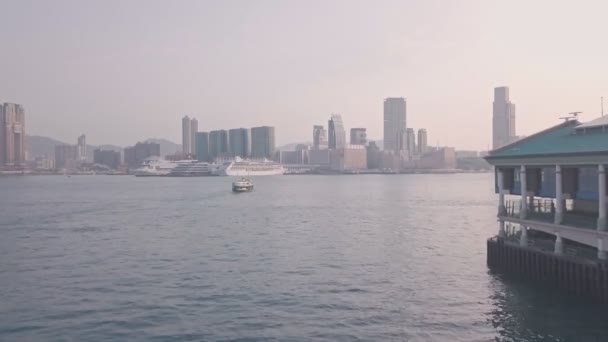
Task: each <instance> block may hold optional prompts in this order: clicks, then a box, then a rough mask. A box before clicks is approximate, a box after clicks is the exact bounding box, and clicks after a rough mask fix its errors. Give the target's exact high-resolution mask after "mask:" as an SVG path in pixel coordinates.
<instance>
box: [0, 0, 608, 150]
mask: <svg viewBox="0 0 608 342" xmlns="http://www.w3.org/2000/svg"><path fill="white" fill-rule="evenodd" d="M167 4H168V3H167V2H165V1H129V2H124V1H104V2H86V3H84V2H80V1H52V2H50V1H49V2H45V1H3V13H5V14H7V13H10V15H5V16H4V18H3V20H2V21H1V22H0V39H2V40H3V41H4V42H5V44H4V48H3V51H4V52H3V58H2V63H0V75H1V76H0V77H1V79H2V81H1V82H0V102H2V101H6V102H15V103H21V104H23V105H24V106H25V108H26V111H27V115H28V116H27V124H28V131H27V133H28V134H32V135H45V136H50V137H53V138H56V139H59V140H63V141H73V140H74V137H76V136H78V135H79V134H81V133H83V132H85V133H86V134H87V137H88V141H89V142H90V143H93V144H104V143H112V144H119V145H122V146H127V145H130V144H133V143H134V142H135V141H137V140H141V139H145V138H149V137H158V138H167V139H170V140H172V141H174V142H180V140H181V137H180V133H181V128H180V118H181V117H182V116H184V115H190V116H194V117H197V118H198V120H199V128H200V129H201V130H205V131H209V130H213V129H220V128H225V127H251V126H256V125H271V126H275V127H276V129H277V134H276V140H277V144H278V145H281V144H285V143H291V142H303V141H310V140H311V128H312V125H314V124H317V123H326V122H327V119H328V118H329V115H330V114H331V113H340V114H341V115H342V117H343V119H344V124H345V126H346V128H347V129H348V128H351V127H366V128H367V129H368V136H369V137H370V139H382V133H383V127H382V124H383V121H382V105H383V99H384V98H387V97H405V98H407V102H408V103H407V104H408V108H407V111H408V126H411V127H425V128H427V129H428V130H429V132H430V134H429V143H432V144H437V143H439V144H440V145H449V146H455V147H457V148H460V149H475V150H485V149H487V148H488V147H489V146H491V143H492V141H491V132H492V130H491V125H492V124H491V122H492V100H493V88H494V87H497V86H509V87H510V89H511V100H512V101H513V102H514V103H516V104H517V132H518V134H521V135H527V134H531V133H533V132H535V131H538V130H541V129H543V128H545V127H548V126H550V125H553V124H556V123H558V118H559V117H560V116H563V115H564V114H566V113H567V112H570V111H582V112H583V114H582V119H583V120H584V121H585V120H591V119H593V118H595V117H597V116H599V113H600V96H602V95H606V94H608V85H607V84H606V79H608V69H607V68H605V63H604V61H603V59H605V56H606V55H607V52H608V46H607V45H606V43H605V40H604V37H603V33H604V32H605V18H606V13H608V5H607V4H606V3H604V2H601V1H583V2H577V3H576V7H574V6H573V3H566V2H555V1H535V2H527V1H509V2H498V1H466V2H465V1H459V2H456V1H453V2H447V1H417V2H413V1H407V2H406V1H381V2H364V1H359V2H354V1H308V2H281V1H256V2H251V1H222V2H219V1H217V2H202V1H179V2H176V3H171V6H167ZM471 127H474V128H475V130H474V131H472V130H471Z"/></svg>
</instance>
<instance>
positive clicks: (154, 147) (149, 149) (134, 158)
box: [124, 142, 160, 168]
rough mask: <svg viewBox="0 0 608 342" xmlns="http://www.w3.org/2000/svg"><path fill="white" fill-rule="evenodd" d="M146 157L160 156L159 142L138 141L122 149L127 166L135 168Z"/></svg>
mask: <svg viewBox="0 0 608 342" xmlns="http://www.w3.org/2000/svg"><path fill="white" fill-rule="evenodd" d="M148 157H160V144H157V143H150V142H145V143H141V142H138V143H137V144H135V146H131V147H127V148H125V149H124V159H125V164H127V166H128V167H129V168H136V167H139V166H140V165H141V163H142V162H143V161H144V159H146V158H148Z"/></svg>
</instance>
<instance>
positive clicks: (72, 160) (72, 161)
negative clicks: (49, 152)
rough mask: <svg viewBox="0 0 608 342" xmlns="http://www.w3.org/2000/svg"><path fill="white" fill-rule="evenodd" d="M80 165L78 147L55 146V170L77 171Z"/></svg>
mask: <svg viewBox="0 0 608 342" xmlns="http://www.w3.org/2000/svg"><path fill="white" fill-rule="evenodd" d="M79 164H80V157H79V155H78V145H57V146H55V168H56V169H58V170H63V169H68V170H71V169H75V168H77V167H78V165H79Z"/></svg>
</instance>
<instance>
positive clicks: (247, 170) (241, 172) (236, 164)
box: [215, 157, 285, 177]
mask: <svg viewBox="0 0 608 342" xmlns="http://www.w3.org/2000/svg"><path fill="white" fill-rule="evenodd" d="M218 165H219V167H218V168H217V170H216V171H215V172H217V173H218V175H220V176H237V177H245V176H277V175H282V174H284V173H285V169H284V168H283V165H281V164H279V163H277V162H274V161H271V160H268V159H262V160H250V159H242V158H239V157H236V158H234V159H229V160H224V161H223V162H221V161H219V163H218Z"/></svg>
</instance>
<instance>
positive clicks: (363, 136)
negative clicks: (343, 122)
mask: <svg viewBox="0 0 608 342" xmlns="http://www.w3.org/2000/svg"><path fill="white" fill-rule="evenodd" d="M350 144H351V145H365V144H367V130H366V129H365V128H351V129H350Z"/></svg>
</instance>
